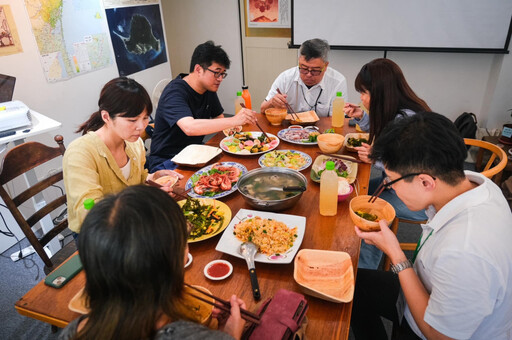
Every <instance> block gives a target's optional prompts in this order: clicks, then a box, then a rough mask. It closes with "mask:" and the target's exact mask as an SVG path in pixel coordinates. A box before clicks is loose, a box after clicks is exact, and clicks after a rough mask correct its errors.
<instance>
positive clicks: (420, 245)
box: [412, 229, 434, 263]
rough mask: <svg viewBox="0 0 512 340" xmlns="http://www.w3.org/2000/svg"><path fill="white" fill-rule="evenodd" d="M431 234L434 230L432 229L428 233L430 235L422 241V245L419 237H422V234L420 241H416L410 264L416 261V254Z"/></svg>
mask: <svg viewBox="0 0 512 340" xmlns="http://www.w3.org/2000/svg"><path fill="white" fill-rule="evenodd" d="M433 232H434V229H432V230H431V231H430V233H429V234H428V236H427V238H426V239H425V241H423V243H421V237H423V234H422V235H421V237H420V239H419V240H418V243H416V249H414V255H412V263H414V261H415V260H416V256H417V255H418V253H419V252H420V250H421V248H422V247H423V245H424V244H425V242H427V240H428V238H429V237H430V235H432V233H433Z"/></svg>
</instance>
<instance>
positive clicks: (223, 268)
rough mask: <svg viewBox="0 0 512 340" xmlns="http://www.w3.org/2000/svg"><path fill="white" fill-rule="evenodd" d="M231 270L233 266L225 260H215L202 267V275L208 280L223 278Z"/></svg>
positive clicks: (229, 273)
mask: <svg viewBox="0 0 512 340" xmlns="http://www.w3.org/2000/svg"><path fill="white" fill-rule="evenodd" d="M232 272H233V266H232V265H231V263H229V262H228V261H225V260H215V261H212V262H210V263H208V264H207V265H206V266H205V267H204V276H206V277H207V278H209V279H210V280H224V279H225V278H227V277H228V276H229V275H231V273H232Z"/></svg>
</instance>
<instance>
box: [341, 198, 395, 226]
mask: <svg viewBox="0 0 512 340" xmlns="http://www.w3.org/2000/svg"><path fill="white" fill-rule="evenodd" d="M370 198H371V196H369V195H361V196H356V197H354V198H352V199H351V200H350V203H349V208H350V209H349V213H350V218H351V219H352V222H354V224H355V225H356V226H358V227H359V229H361V230H362V231H379V230H380V224H379V220H382V219H384V220H386V221H387V222H388V224H391V222H393V220H394V219H395V209H394V208H393V206H392V205H391V204H389V203H388V202H386V201H385V200H383V199H382V198H377V199H376V200H375V201H374V202H373V203H370V202H368V200H369V199H370Z"/></svg>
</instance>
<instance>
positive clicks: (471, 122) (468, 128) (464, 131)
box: [453, 112, 478, 139]
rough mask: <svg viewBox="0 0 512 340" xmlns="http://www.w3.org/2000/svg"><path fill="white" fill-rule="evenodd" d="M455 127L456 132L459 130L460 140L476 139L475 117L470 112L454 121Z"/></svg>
mask: <svg viewBox="0 0 512 340" xmlns="http://www.w3.org/2000/svg"><path fill="white" fill-rule="evenodd" d="M453 123H454V124H455V126H456V127H457V130H459V133H460V135H461V136H462V138H472V139H475V137H476V130H477V128H478V126H477V121H476V116H475V114H474V113H472V112H464V113H463V114H461V115H460V116H458V117H457V119H455V122H453Z"/></svg>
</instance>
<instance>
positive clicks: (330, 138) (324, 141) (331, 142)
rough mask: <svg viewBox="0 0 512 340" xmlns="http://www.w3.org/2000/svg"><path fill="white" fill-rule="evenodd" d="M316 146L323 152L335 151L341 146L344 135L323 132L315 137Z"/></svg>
mask: <svg viewBox="0 0 512 340" xmlns="http://www.w3.org/2000/svg"><path fill="white" fill-rule="evenodd" d="M316 140H317V141H318V147H319V148H320V150H322V152H324V153H336V152H338V151H339V150H340V149H341V147H342V146H343V141H344V140H345V137H343V135H340V134H337V133H324V134H321V135H319V136H318V137H317V139H316Z"/></svg>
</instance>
